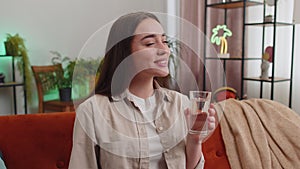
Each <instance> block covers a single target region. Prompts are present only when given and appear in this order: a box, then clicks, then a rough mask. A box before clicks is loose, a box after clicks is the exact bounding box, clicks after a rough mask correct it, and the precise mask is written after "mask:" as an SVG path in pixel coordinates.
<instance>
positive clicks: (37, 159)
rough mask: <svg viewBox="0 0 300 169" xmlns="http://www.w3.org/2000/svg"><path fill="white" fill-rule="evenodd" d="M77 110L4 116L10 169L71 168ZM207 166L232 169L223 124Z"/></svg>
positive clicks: (1, 133)
mask: <svg viewBox="0 0 300 169" xmlns="http://www.w3.org/2000/svg"><path fill="white" fill-rule="evenodd" d="M74 119H75V113H74V112H70V113H44V114H29V115H11V116H0V151H2V154H3V157H4V161H5V164H6V166H7V169H57V168H59V169H67V168H68V164H69V159H70V153H71V148H72V133H73V132H72V131H73V125H74ZM203 153H204V156H205V159H206V163H205V168H206V169H228V168H230V166H229V162H228V160H227V156H226V153H225V147H224V143H223V140H222V136H221V132H220V127H219V126H218V127H217V128H216V130H215V132H214V134H213V135H212V136H211V137H210V138H209V139H208V140H207V141H206V142H205V143H204V145H203Z"/></svg>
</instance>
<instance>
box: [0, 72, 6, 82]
mask: <svg viewBox="0 0 300 169" xmlns="http://www.w3.org/2000/svg"><path fill="white" fill-rule="evenodd" d="M4 79H5V76H4V74H3V73H0V84H1V83H4Z"/></svg>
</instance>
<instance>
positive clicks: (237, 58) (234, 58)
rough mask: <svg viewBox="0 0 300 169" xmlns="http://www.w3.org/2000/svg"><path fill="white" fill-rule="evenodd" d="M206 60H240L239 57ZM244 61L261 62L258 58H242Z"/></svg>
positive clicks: (209, 58) (208, 58)
mask: <svg viewBox="0 0 300 169" xmlns="http://www.w3.org/2000/svg"><path fill="white" fill-rule="evenodd" d="M206 59H207V60H242V58H241V57H231V58H219V57H207V58H206ZM244 60H261V57H260V58H244Z"/></svg>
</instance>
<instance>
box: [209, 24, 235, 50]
mask: <svg viewBox="0 0 300 169" xmlns="http://www.w3.org/2000/svg"><path fill="white" fill-rule="evenodd" d="M220 30H223V35H222V36H218V35H219V31H220ZM212 32H213V34H212V36H211V39H210V41H211V43H215V44H216V45H218V46H219V45H221V50H220V53H227V40H226V37H230V36H232V32H231V31H230V29H228V28H227V26H226V25H217V26H216V27H215V28H213V29H212Z"/></svg>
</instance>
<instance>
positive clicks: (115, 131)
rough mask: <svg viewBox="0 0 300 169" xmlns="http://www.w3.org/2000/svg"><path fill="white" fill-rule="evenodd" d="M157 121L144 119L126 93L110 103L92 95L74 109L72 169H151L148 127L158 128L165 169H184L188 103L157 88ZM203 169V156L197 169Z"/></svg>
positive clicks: (172, 93)
mask: <svg viewBox="0 0 300 169" xmlns="http://www.w3.org/2000/svg"><path fill="white" fill-rule="evenodd" d="M156 90H157V92H156V93H157V94H156V96H155V97H156V99H157V101H156V102H157V103H159V104H157V106H156V107H155V112H156V114H155V115H154V116H153V117H154V118H153V119H147V118H145V117H144V116H143V115H142V113H141V112H140V111H139V109H138V108H136V107H135V106H134V104H132V102H131V101H130V99H128V95H127V94H126V92H124V93H123V94H121V95H120V96H118V97H113V100H109V98H108V97H106V96H102V95H94V96H92V97H91V98H89V99H87V100H86V101H85V102H83V103H82V104H81V105H80V106H79V107H78V108H77V109H76V121H75V125H74V136H73V149H72V154H71V160H70V164H69V169H99V168H102V169H117V168H137V169H138V168H145V169H146V168H149V157H151V156H155V155H157V154H149V138H150V137H149V136H148V135H147V130H146V126H145V125H146V124H148V123H154V125H153V126H154V127H155V128H156V131H157V137H159V139H160V141H161V144H162V147H163V152H162V157H163V158H162V159H161V160H160V162H159V166H160V167H159V168H161V169H166V168H169V169H184V168H186V154H185V143H186V141H185V137H186V135H187V126H186V121H185V117H184V110H185V109H186V108H187V107H188V106H189V101H188V98H187V97H186V96H185V95H182V94H180V93H178V92H175V91H172V90H168V89H164V88H160V87H158V88H157V89H156ZM203 166H204V158H203V156H202V158H201V160H200V162H199V164H198V166H197V167H196V168H197V169H202V168H203Z"/></svg>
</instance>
